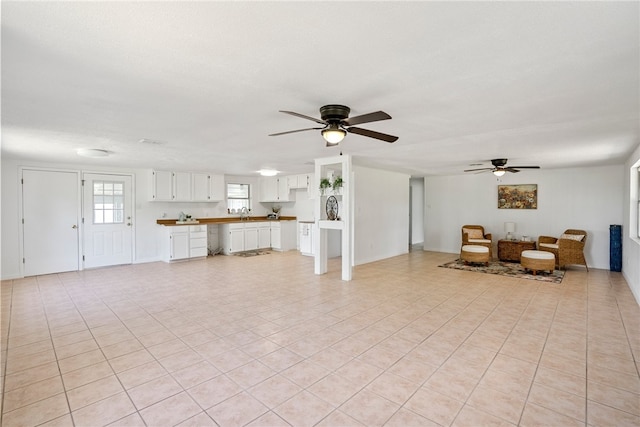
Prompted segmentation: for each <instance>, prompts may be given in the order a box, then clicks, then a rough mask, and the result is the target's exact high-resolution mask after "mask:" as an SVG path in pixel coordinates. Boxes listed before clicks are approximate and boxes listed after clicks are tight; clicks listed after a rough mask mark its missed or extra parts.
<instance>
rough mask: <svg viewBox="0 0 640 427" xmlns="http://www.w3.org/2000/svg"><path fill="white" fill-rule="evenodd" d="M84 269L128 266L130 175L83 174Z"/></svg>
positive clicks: (130, 200)
mask: <svg viewBox="0 0 640 427" xmlns="http://www.w3.org/2000/svg"><path fill="white" fill-rule="evenodd" d="M83 180H84V186H83V200H84V202H83V213H82V216H83V221H84V223H83V225H84V228H83V231H84V254H83V255H84V267H85V268H94V267H104V266H107V265H119V264H131V263H132V262H133V257H132V252H133V251H132V241H133V240H132V238H133V231H132V230H133V216H132V202H133V196H132V194H131V191H132V185H131V181H132V179H131V176H130V175H107V174H104V175H102V174H94V173H85V174H83Z"/></svg>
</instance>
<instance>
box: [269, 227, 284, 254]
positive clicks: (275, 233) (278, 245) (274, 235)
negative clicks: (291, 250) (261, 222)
mask: <svg viewBox="0 0 640 427" xmlns="http://www.w3.org/2000/svg"><path fill="white" fill-rule="evenodd" d="M270 230H271V248H272V249H275V250H281V249H282V238H281V234H280V223H279V222H272V223H271V227H270Z"/></svg>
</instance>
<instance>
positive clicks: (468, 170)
mask: <svg viewBox="0 0 640 427" xmlns="http://www.w3.org/2000/svg"><path fill="white" fill-rule="evenodd" d="M492 170H493V168H480V169H467V170H465V172H478V171H492Z"/></svg>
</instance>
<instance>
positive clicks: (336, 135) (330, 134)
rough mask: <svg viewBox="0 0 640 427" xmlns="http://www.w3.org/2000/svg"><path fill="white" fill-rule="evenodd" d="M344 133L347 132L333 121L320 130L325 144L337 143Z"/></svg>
mask: <svg viewBox="0 0 640 427" xmlns="http://www.w3.org/2000/svg"><path fill="white" fill-rule="evenodd" d="M346 134H347V132H346V131H344V130H343V129H340V127H339V126H338V125H337V124H335V123H332V124H330V125H329V127H328V128H327V129H323V130H322V137H323V138H324V140H325V141H327V146H331V145H337V144H339V143H340V141H342V140H343V139H344V137H345V135H346Z"/></svg>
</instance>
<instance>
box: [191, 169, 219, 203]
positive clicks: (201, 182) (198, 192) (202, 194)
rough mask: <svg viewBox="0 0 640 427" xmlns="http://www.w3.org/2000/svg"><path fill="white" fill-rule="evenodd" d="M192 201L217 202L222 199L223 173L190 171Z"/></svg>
mask: <svg viewBox="0 0 640 427" xmlns="http://www.w3.org/2000/svg"><path fill="white" fill-rule="evenodd" d="M191 189H192V199H191V201H193V202H219V201H221V200H224V175H215V174H210V173H192V174H191Z"/></svg>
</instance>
